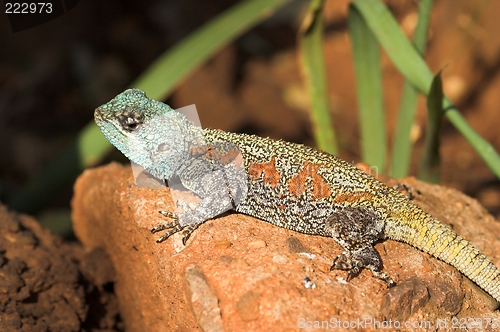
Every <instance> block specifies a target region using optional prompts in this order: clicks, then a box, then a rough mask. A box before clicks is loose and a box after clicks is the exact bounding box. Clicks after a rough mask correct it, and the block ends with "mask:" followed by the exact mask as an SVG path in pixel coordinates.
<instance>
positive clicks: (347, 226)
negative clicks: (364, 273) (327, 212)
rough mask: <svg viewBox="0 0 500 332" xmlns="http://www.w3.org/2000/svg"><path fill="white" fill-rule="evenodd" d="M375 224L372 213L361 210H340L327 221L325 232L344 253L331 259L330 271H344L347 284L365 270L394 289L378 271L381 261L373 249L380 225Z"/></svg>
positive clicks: (386, 276)
mask: <svg viewBox="0 0 500 332" xmlns="http://www.w3.org/2000/svg"><path fill="white" fill-rule="evenodd" d="M378 220H380V219H379V218H378V216H377V213H376V212H375V211H374V210H373V209H370V208H369V207H362V206H358V207H353V206H348V207H343V208H341V209H339V210H338V211H336V212H335V213H333V214H332V215H331V216H330V217H329V218H328V219H327V221H326V228H327V230H328V231H329V232H330V234H331V236H332V237H333V238H334V239H335V241H337V243H338V244H340V246H342V248H343V249H344V250H345V251H344V252H343V253H342V254H340V255H338V256H337V257H336V258H335V259H334V261H333V264H332V266H331V267H330V271H332V270H334V269H339V270H347V271H348V276H347V280H350V279H352V278H353V277H355V276H357V275H358V274H359V273H360V272H361V269H363V268H367V269H369V270H370V271H371V272H372V274H373V275H374V276H375V277H377V278H379V279H382V280H384V281H385V282H386V283H387V285H388V286H389V287H393V286H395V283H394V281H393V280H392V278H391V277H389V276H388V275H387V274H385V273H384V272H382V271H381V266H382V260H381V259H380V255H379V254H378V252H377V251H376V250H375V248H373V244H374V243H375V242H376V241H377V240H378V239H379V238H380V234H381V233H382V230H383V223H380V222H378Z"/></svg>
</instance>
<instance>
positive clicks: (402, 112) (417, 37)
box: [390, 0, 432, 178]
mask: <svg viewBox="0 0 500 332" xmlns="http://www.w3.org/2000/svg"><path fill="white" fill-rule="evenodd" d="M431 8H432V0H421V1H420V6H419V10H418V23H417V26H416V27H415V31H414V33H413V45H414V46H415V48H416V49H417V51H418V52H419V53H420V55H421V56H422V57H423V56H424V54H425V47H426V44H427V34H428V31H429V21H430V16H431ZM417 100H418V91H417V89H415V88H414V87H413V85H412V84H411V83H409V82H408V81H405V84H404V86H403V92H402V95H401V105H400V108H399V117H398V123H397V125H396V133H395V135H394V140H393V146H392V155H391V171H390V174H391V176H393V177H395V178H402V177H405V176H408V174H409V169H410V161H411V151H412V144H411V136H410V135H411V128H412V125H413V123H414V121H415V114H416V110H417Z"/></svg>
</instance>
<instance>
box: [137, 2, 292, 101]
mask: <svg viewBox="0 0 500 332" xmlns="http://www.w3.org/2000/svg"><path fill="white" fill-rule="evenodd" d="M287 2H290V0H247V1H244V2H241V3H239V4H237V5H235V6H233V7H231V8H229V9H228V10H226V11H225V12H224V13H222V14H220V15H219V16H217V17H215V18H214V19H212V20H211V21H209V22H208V23H206V24H205V25H203V26H202V27H201V28H199V29H198V30H196V31H195V32H193V33H192V34H191V35H190V36H189V37H188V38H186V39H184V40H183V41H182V42H181V43H179V44H178V45H176V46H175V47H173V48H172V49H170V50H168V51H167V52H165V53H164V54H163V55H161V56H160V57H159V58H158V59H157V60H156V61H155V62H154V63H153V64H151V66H150V67H149V68H148V69H147V70H146V71H145V72H144V73H143V74H142V75H141V76H140V77H139V78H138V79H137V80H136V81H135V82H133V83H132V84H131V87H134V88H138V89H141V90H144V91H145V92H146V94H147V95H148V97H150V98H153V99H157V100H162V99H164V98H165V97H166V96H167V95H168V94H170V93H171V92H172V91H173V89H174V88H175V86H176V85H177V84H179V82H180V81H181V80H182V79H183V78H184V77H186V76H187V75H188V74H189V73H191V72H192V71H193V70H195V69H196V68H197V67H198V66H200V65H201V64H202V63H203V62H204V61H206V59H208V58H209V57H210V56H212V55H213V54H214V53H215V52H216V51H218V50H219V49H221V48H222V47H223V46H224V45H226V44H228V43H229V42H230V41H232V40H233V39H235V38H236V37H238V36H239V35H241V34H242V33H243V32H244V31H245V30H248V29H249V28H250V27H252V26H254V25H255V24H257V23H258V22H260V21H262V20H263V19H265V18H267V17H269V16H270V15H271V14H272V13H274V11H276V9H278V8H279V7H281V6H283V5H284V4H285V3H287Z"/></svg>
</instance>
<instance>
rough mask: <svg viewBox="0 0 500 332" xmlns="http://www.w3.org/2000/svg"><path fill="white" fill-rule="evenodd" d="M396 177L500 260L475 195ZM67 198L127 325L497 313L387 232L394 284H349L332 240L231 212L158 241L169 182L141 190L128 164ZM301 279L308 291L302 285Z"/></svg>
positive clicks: (495, 229)
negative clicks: (110, 276) (101, 257)
mask: <svg viewBox="0 0 500 332" xmlns="http://www.w3.org/2000/svg"><path fill="white" fill-rule="evenodd" d="M405 184H406V185H407V186H408V187H409V188H411V189H412V190H413V191H412V192H413V193H416V194H414V196H415V201H416V203H417V204H419V205H421V206H422V207H423V208H424V209H426V210H427V211H429V212H430V213H432V214H433V215H435V216H436V217H437V218H439V219H440V220H442V221H443V222H444V223H447V224H449V225H450V224H451V225H452V227H453V228H454V229H455V230H456V231H457V232H459V233H460V234H461V235H463V236H464V237H465V238H467V239H468V240H470V241H471V242H472V243H473V244H474V245H475V246H477V247H478V249H480V250H481V251H487V252H488V253H489V257H490V258H491V259H492V260H493V261H494V262H495V263H496V264H497V266H500V239H499V237H498V235H497V234H500V224H499V223H498V222H496V221H495V220H494V219H493V218H492V217H491V216H490V215H488V214H487V213H486V211H485V210H484V209H483V208H482V207H481V206H480V205H479V204H478V203H477V201H475V200H474V199H471V198H469V197H467V196H465V195H463V194H461V193H459V192H457V191H455V190H452V189H446V188H443V187H439V186H436V185H430V184H425V183H422V182H419V181H416V180H414V179H407V180H406V181H405ZM457 202H458V203H461V204H460V205H461V206H462V208H457V206H460V205H459V204H456V203H457ZM72 205H73V221H74V230H75V233H76V235H77V237H78V238H79V239H80V241H81V242H82V243H83V245H84V247H85V248H87V250H89V251H90V250H93V249H95V248H102V250H104V251H105V252H106V253H107V254H108V255H109V257H110V259H111V262H112V264H113V266H114V268H115V271H116V276H115V279H116V283H115V290H116V293H117V296H118V299H119V302H120V308H121V313H122V316H123V318H124V320H125V323H126V327H127V331H193V330H196V329H199V328H201V329H202V330H205V331H218V330H221V329H222V328H223V329H224V330H225V331H274V330H276V329H277V328H279V329H280V330H290V331H293V330H297V328H298V327H307V326H310V327H312V326H316V325H318V326H322V325H321V324H327V325H328V326H329V327H330V328H333V327H332V326H333V325H335V324H337V323H338V322H341V323H342V322H352V321H355V320H357V319H358V318H359V319H360V320H364V319H372V321H373V320H378V321H384V320H388V319H392V320H393V321H394V320H395V319H403V318H404V319H420V320H423V319H425V320H428V321H431V322H432V323H433V324H434V322H435V321H436V318H440V319H443V318H448V319H451V317H458V318H460V317H489V318H496V319H500V314H499V313H498V311H493V310H492V309H490V308H491V307H493V306H494V305H496V302H495V301H494V300H493V299H492V298H490V297H489V296H487V295H485V293H484V292H483V291H481V290H480V289H479V287H477V286H475V285H474V284H473V283H472V282H470V281H468V279H466V278H464V277H463V276H462V275H461V274H460V273H459V272H458V271H457V270H456V269H455V268H453V267H451V266H449V265H448V264H446V263H443V262H441V261H439V260H437V259H435V258H433V257H431V256H429V255H427V254H424V253H422V252H421V251H419V250H417V249H415V248H413V247H411V246H409V245H406V244H403V243H398V242H394V241H391V240H386V241H382V242H380V243H378V244H377V245H376V246H375V248H376V249H377V250H378V252H379V253H380V255H381V258H382V261H383V262H384V271H385V272H386V273H388V274H389V275H391V276H392V277H393V278H394V279H395V281H396V282H397V283H398V285H399V286H396V288H394V289H391V290H388V289H387V286H386V285H385V283H383V282H382V281H380V280H378V279H376V278H373V277H372V276H371V273H370V272H369V271H365V270H364V271H362V272H361V274H360V275H359V276H358V277H356V278H354V279H352V280H351V281H350V282H348V283H346V282H345V281H344V280H345V279H346V272H344V271H332V272H330V271H329V269H328V267H329V266H330V265H331V263H332V260H333V259H334V258H335V257H336V256H337V255H338V254H340V253H341V252H342V250H341V248H340V247H339V246H338V245H337V244H336V243H335V242H334V241H333V240H332V239H330V238H324V237H319V236H308V235H304V234H300V233H296V232H293V231H289V230H286V229H282V228H278V227H275V226H272V225H271V224H269V223H266V222H263V221H260V220H258V219H255V218H252V217H249V216H245V215H240V214H235V213H232V214H227V215H225V216H223V217H220V218H216V219H214V220H209V221H207V222H205V223H204V224H203V225H201V226H200V227H199V228H198V229H197V230H196V231H195V232H194V233H193V235H192V236H191V238H190V239H189V241H188V243H187V245H186V246H183V245H182V243H181V236H180V234H177V235H174V236H173V237H172V238H170V239H168V240H167V241H165V242H163V243H160V244H157V243H156V242H155V240H156V239H157V238H158V237H159V236H160V235H158V234H151V233H150V231H149V229H151V228H152V227H153V226H155V225H158V224H160V223H162V222H164V221H165V219H164V217H162V216H161V215H160V214H159V213H158V211H159V210H172V207H173V204H172V201H171V200H170V199H169V191H168V189H160V190H153V189H146V188H139V187H137V186H136V185H135V183H134V181H133V178H132V173H131V170H130V167H123V166H120V165H118V164H116V163H113V164H110V165H107V166H104V167H100V168H97V169H93V170H88V171H86V172H85V173H84V174H83V175H81V176H80V178H79V179H78V180H77V182H76V185H75V196H74V198H73V202H72ZM292 238H293V240H292ZM221 243H224V244H227V243H230V244H231V245H221ZM252 243H253V244H255V243H265V246H260V245H259V246H257V248H256V247H255V245H253V244H252ZM304 253H306V255H304ZM429 267H430V268H429ZM305 277H307V278H309V279H310V280H311V282H312V283H314V284H315V285H316V287H315V288H314V289H306V288H305V286H304V279H305ZM426 291H427V292H428V293H426ZM426 294H427V295H426ZM403 302H404V303H406V305H404V303H403ZM403 305H404V307H403ZM388 316H391V317H388ZM448 322H450V320H448ZM332 324H333V325H332ZM366 329H373V326H372V327H370V326H367V327H366Z"/></svg>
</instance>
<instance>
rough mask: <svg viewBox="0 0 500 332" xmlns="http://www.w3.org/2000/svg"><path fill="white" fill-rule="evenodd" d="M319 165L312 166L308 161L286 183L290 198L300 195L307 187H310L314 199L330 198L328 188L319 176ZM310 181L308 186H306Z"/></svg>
mask: <svg viewBox="0 0 500 332" xmlns="http://www.w3.org/2000/svg"><path fill="white" fill-rule="evenodd" d="M319 167H320V165H319V164H314V163H311V162H309V161H306V162H304V167H303V168H302V170H301V171H300V172H299V174H297V175H295V176H294V177H293V178H292V179H291V180H290V182H289V183H288V191H289V192H290V195H291V196H292V197H299V196H300V195H302V194H303V193H304V192H305V191H306V189H307V187H308V186H312V193H313V197H314V199H321V198H327V197H330V196H331V194H332V193H331V191H330V186H329V185H328V183H327V182H326V181H325V179H323V177H322V176H321V175H320V174H319ZM308 180H310V184H308V183H307V182H308Z"/></svg>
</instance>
